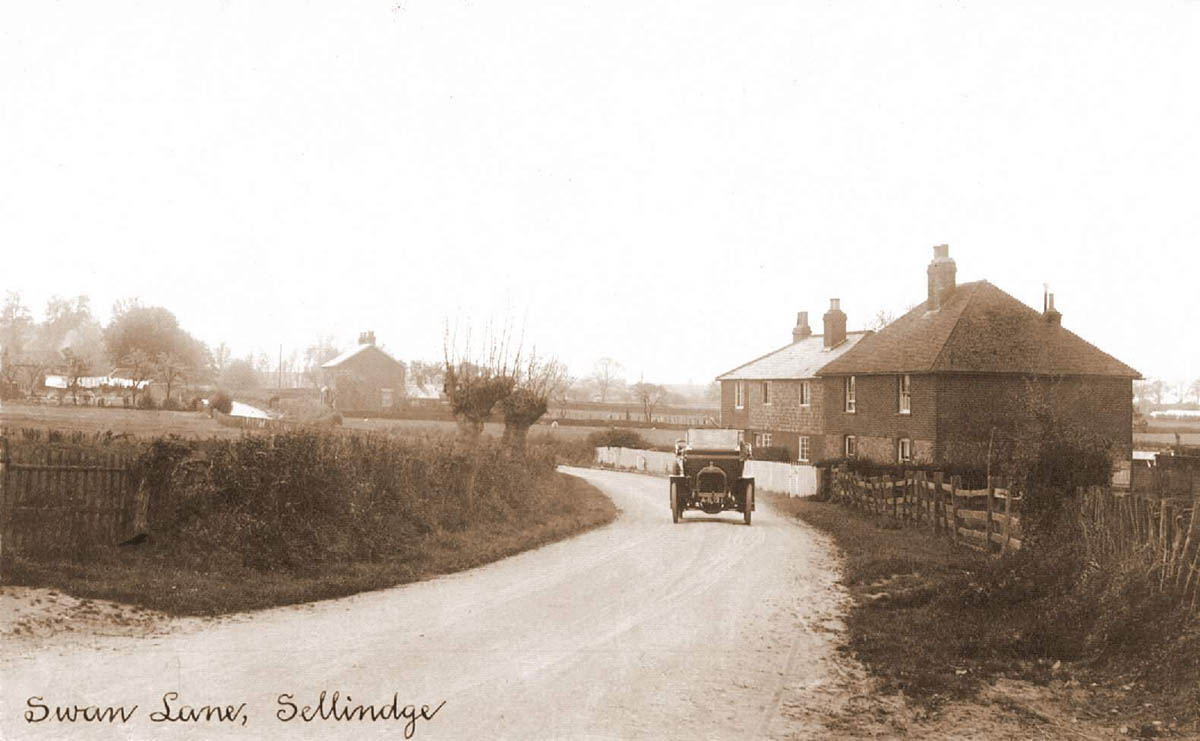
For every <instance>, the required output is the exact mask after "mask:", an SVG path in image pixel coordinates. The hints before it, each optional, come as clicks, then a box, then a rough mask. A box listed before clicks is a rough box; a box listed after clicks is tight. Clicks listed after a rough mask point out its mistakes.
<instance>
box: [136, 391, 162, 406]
mask: <svg viewBox="0 0 1200 741" xmlns="http://www.w3.org/2000/svg"><path fill="white" fill-rule="evenodd" d="M137 408H138V409H157V408H158V405H157V404H155V403H154V399H153V397H151V396H150V394H149V393H144V394H142V395H141V396H139V397H138V400H137Z"/></svg>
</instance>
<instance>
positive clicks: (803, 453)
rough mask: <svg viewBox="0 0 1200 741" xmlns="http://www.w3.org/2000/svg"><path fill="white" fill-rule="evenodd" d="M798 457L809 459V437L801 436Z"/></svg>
mask: <svg viewBox="0 0 1200 741" xmlns="http://www.w3.org/2000/svg"><path fill="white" fill-rule="evenodd" d="M796 457H797V458H799V459H800V460H802V461H807V460H808V438H807V437H804V436H801V437H800V449H799V455H797V456H796Z"/></svg>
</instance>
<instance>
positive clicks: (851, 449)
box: [842, 435, 858, 458]
mask: <svg viewBox="0 0 1200 741" xmlns="http://www.w3.org/2000/svg"><path fill="white" fill-rule="evenodd" d="M842 450H843V452H845V454H846V457H847V458H854V457H855V456H857V455H858V438H856V437H854V435H846V438H845V440H844V441H843V444H842Z"/></svg>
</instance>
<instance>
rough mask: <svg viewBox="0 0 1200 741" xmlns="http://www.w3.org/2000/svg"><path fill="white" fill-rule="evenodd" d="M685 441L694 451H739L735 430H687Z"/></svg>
mask: <svg viewBox="0 0 1200 741" xmlns="http://www.w3.org/2000/svg"><path fill="white" fill-rule="evenodd" d="M687 441H688V447H690V448H693V449H696V450H731V451H736V450H738V449H739V445H738V431H737V430H688V434H687Z"/></svg>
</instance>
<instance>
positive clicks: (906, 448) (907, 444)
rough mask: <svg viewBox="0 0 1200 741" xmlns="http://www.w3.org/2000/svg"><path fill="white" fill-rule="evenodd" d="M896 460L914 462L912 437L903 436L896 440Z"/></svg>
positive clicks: (898, 461)
mask: <svg viewBox="0 0 1200 741" xmlns="http://www.w3.org/2000/svg"><path fill="white" fill-rule="evenodd" d="M896 462H897V463H912V438H910V437H902V438H900V439H899V440H897V441H896Z"/></svg>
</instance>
